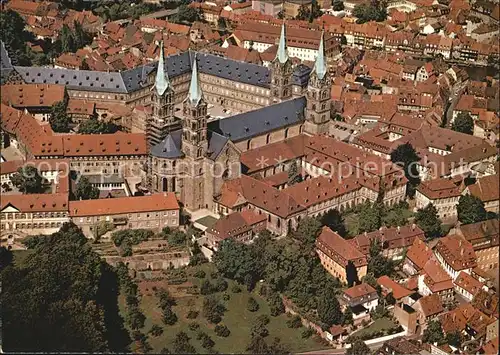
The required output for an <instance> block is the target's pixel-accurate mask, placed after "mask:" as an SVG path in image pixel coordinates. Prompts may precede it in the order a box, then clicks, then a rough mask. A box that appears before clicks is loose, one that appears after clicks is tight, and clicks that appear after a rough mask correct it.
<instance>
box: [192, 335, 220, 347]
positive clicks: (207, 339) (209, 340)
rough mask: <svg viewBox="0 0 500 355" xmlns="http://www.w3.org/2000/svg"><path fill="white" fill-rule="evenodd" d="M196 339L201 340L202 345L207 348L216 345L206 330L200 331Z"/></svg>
mask: <svg viewBox="0 0 500 355" xmlns="http://www.w3.org/2000/svg"><path fill="white" fill-rule="evenodd" d="M196 339H198V340H201V346H202V347H203V348H205V349H211V348H213V347H214V345H215V342H214V341H213V340H212V338H210V336H208V334H207V333H205V332H198V334H197V335H196Z"/></svg>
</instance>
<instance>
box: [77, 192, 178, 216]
mask: <svg viewBox="0 0 500 355" xmlns="http://www.w3.org/2000/svg"><path fill="white" fill-rule="evenodd" d="M178 209H179V203H178V202H177V198H176V197H175V194H174V193H171V192H169V193H160V194H153V195H148V196H133V197H118V198H104V199H98V200H81V201H70V203H69V212H70V216H71V217H87V216H106V215H108V216H110V215H116V214H126V213H145V212H157V211H165V210H178Z"/></svg>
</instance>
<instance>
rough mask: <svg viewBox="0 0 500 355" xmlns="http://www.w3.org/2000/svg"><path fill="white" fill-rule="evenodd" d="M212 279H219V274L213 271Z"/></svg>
mask: <svg viewBox="0 0 500 355" xmlns="http://www.w3.org/2000/svg"><path fill="white" fill-rule="evenodd" d="M210 278H211V279H218V278H219V273H218V272H217V271H212V272H211V273H210Z"/></svg>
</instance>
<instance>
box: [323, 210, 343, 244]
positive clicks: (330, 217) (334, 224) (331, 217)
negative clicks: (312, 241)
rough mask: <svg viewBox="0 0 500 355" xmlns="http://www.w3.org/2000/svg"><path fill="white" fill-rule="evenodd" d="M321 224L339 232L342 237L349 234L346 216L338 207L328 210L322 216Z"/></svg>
mask: <svg viewBox="0 0 500 355" xmlns="http://www.w3.org/2000/svg"><path fill="white" fill-rule="evenodd" d="M321 224H323V225H325V226H327V227H329V228H330V229H331V230H332V231H334V232H337V233H338V234H339V235H340V236H341V237H345V236H346V235H347V229H346V227H345V222H344V217H343V216H342V214H340V212H339V211H338V210H337V209H332V210H330V211H328V212H326V213H325V214H324V215H323V216H322V217H321Z"/></svg>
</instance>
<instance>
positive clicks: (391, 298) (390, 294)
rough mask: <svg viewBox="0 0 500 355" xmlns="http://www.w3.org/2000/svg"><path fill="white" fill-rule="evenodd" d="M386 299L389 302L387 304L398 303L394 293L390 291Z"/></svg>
mask: <svg viewBox="0 0 500 355" xmlns="http://www.w3.org/2000/svg"><path fill="white" fill-rule="evenodd" d="M385 301H386V302H387V304H390V305H394V304H396V299H395V298H394V295H393V294H392V292H391V293H389V294H388V295H387V296H385Z"/></svg>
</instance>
